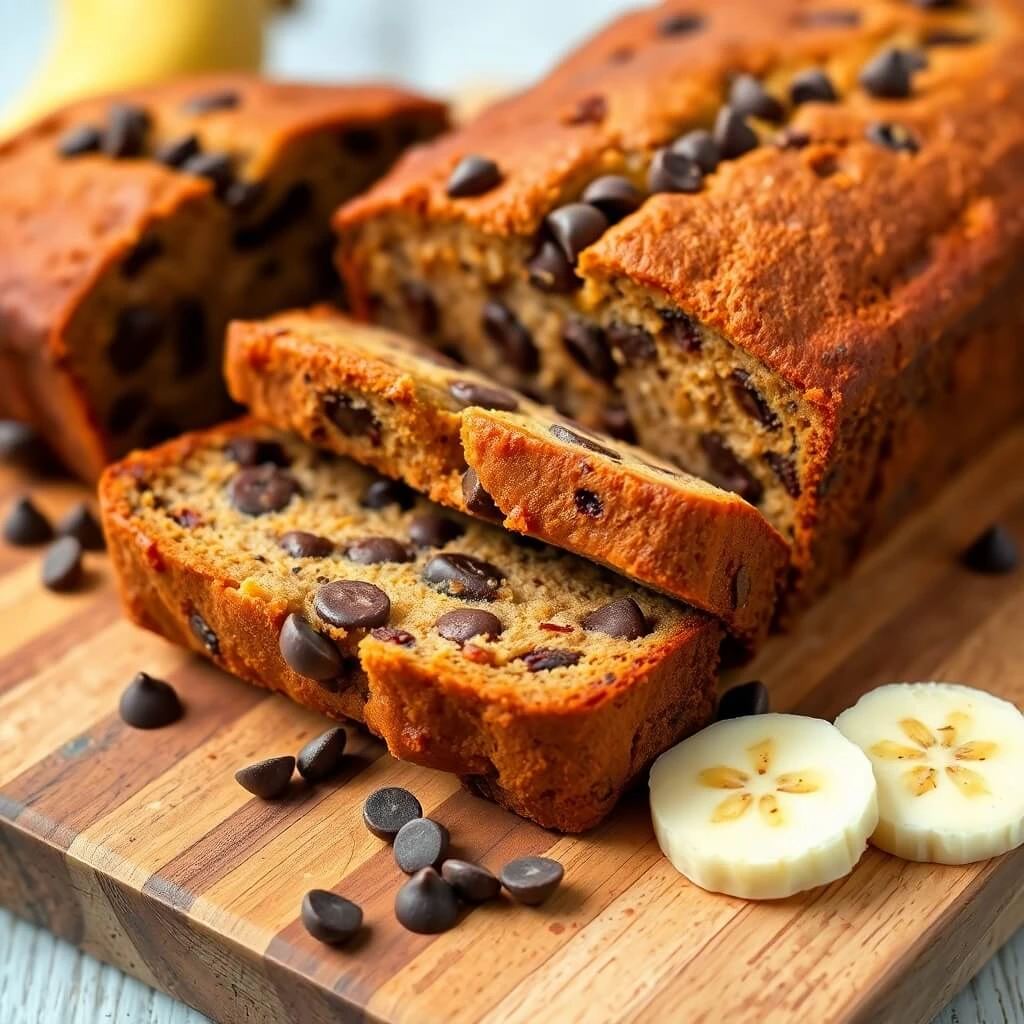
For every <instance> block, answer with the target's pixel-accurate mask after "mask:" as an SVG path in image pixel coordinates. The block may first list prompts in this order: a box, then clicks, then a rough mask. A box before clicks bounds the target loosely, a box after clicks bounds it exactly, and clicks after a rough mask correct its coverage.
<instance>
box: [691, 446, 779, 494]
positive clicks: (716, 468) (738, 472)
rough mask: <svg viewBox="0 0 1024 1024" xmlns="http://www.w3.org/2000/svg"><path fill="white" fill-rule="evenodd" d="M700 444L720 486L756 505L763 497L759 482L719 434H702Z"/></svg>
mask: <svg viewBox="0 0 1024 1024" xmlns="http://www.w3.org/2000/svg"><path fill="white" fill-rule="evenodd" d="M700 446H701V448H702V449H703V451H704V454H705V456H707V460H708V464H709V465H710V467H711V469H712V471H713V472H714V474H715V476H717V478H718V482H719V483H720V484H721V486H722V487H724V488H725V489H726V490H729V491H735V492H736V494H738V495H739V496H740V497H741V498H743V499H744V500H746V501H749V502H750V503H751V504H752V505H757V504H758V503H759V502H760V501H761V499H762V497H764V488H763V487H762V486H761V482H760V481H759V480H758V479H757V477H755V476H754V474H753V473H751V471H750V470H749V469H748V468H747V467H746V466H745V465H744V464H743V463H742V462H740V460H739V459H738V458H737V457H736V454H735V453H734V452H733V450H732V449H731V448H730V447H729V446H728V445H727V444H726V442H725V439H724V438H723V437H722V435H721V434H716V433H709V434H702V435H701V438H700Z"/></svg>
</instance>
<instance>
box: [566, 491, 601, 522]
mask: <svg viewBox="0 0 1024 1024" xmlns="http://www.w3.org/2000/svg"><path fill="white" fill-rule="evenodd" d="M572 500H573V503H574V504H575V505H576V509H577V511H578V512H581V513H582V514H583V515H585V516H590V518H591V519H600V518H601V516H602V515H603V514H604V502H602V501H601V499H600V497H598V495H597V494H595V493H594V492H593V491H588V490H587V489H586V488H585V487H578V488H576V491H575V493H574V494H573V496H572Z"/></svg>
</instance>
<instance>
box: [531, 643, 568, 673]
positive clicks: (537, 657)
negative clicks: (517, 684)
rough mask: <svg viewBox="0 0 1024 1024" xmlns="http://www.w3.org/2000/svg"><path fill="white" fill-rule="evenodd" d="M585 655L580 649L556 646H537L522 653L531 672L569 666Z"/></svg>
mask: <svg viewBox="0 0 1024 1024" xmlns="http://www.w3.org/2000/svg"><path fill="white" fill-rule="evenodd" d="M582 657H583V655H582V654H580V653H579V651H563V650H560V649H558V648H555V647H537V648H535V649H534V650H532V651H528V652H527V653H526V654H524V655H522V657H521V658H520V660H521V661H523V662H525V663H526V667H527V668H528V669H529V670H530V671H531V672H550V671H551V670H552V669H556V668H569V667H571V666H572V665H575V664H576V663H577V662H578V661H579V660H580V658H582Z"/></svg>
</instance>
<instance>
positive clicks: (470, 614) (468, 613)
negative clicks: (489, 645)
mask: <svg viewBox="0 0 1024 1024" xmlns="http://www.w3.org/2000/svg"><path fill="white" fill-rule="evenodd" d="M435 626H436V627H437V632H438V633H439V634H440V635H441V636H443V637H444V638H445V640H451V641H453V642H454V643H457V644H464V643H466V641H468V640H472V639H473V638H474V637H478V636H482V637H486V638H487V639H488V640H493V639H494V638H495V637H497V636H501V630H502V625H501V619H499V618H498V616H497V615H495V614H494V613H493V612H485V611H484V610H483V609H481V608H457V609H456V610H455V611H453V612H445V613H444V615H442V616H441V617H440V618H439V619H438V620H437V622H436V623H435Z"/></svg>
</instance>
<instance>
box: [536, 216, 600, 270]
mask: <svg viewBox="0 0 1024 1024" xmlns="http://www.w3.org/2000/svg"><path fill="white" fill-rule="evenodd" d="M544 223H545V225H546V227H547V230H548V231H549V232H550V234H551V237H552V238H553V239H554V240H555V242H556V243H557V244H558V246H559V248H561V250H562V252H563V253H564V254H565V258H566V259H567V260H568V261H569V262H570V263H571V264H573V265H575V264H576V261H577V260H578V259H579V256H580V253H581V252H583V250H584V249H586V248H587V247H588V246H590V245H593V244H594V242H596V241H597V240H598V239H599V238H600V237H601V236H602V235H603V234H604V233H605V231H607V230H608V218H607V217H606V216H605V215H604V214H603V213H602V212H601V211H600V210H599V209H598V208H597V207H596V206H591V205H590V204H589V203H566V205H565V206H560V207H558V209H556V210H552V211H551V213H549V214H548V215H547V218H546V219H545V221H544Z"/></svg>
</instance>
